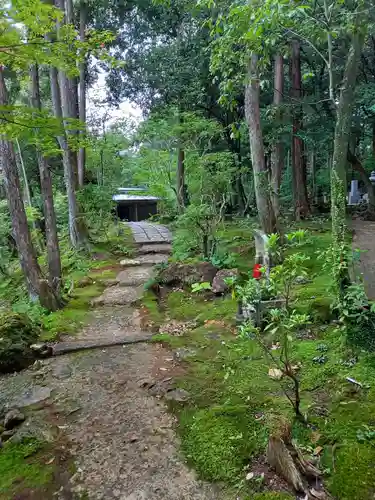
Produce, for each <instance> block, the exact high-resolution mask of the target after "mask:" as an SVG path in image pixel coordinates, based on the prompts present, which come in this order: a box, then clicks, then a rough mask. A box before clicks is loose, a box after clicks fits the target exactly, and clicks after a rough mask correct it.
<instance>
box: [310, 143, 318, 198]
mask: <svg viewBox="0 0 375 500" xmlns="http://www.w3.org/2000/svg"><path fill="white" fill-rule="evenodd" d="M310 174H311V200H312V204H313V205H316V204H317V200H318V192H317V185H316V152H315V149H313V150H312V151H311V152H310Z"/></svg>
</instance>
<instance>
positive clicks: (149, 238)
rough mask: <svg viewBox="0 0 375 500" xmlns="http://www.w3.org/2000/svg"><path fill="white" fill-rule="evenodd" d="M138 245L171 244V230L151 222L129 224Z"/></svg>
mask: <svg viewBox="0 0 375 500" xmlns="http://www.w3.org/2000/svg"><path fill="white" fill-rule="evenodd" d="M127 224H128V225H129V227H130V229H131V231H132V233H133V237H134V241H135V242H136V243H169V242H170V241H171V240H172V234H171V232H170V231H169V229H168V228H167V227H165V226H161V225H160V224H152V223H150V222H145V221H142V222H128V223H127Z"/></svg>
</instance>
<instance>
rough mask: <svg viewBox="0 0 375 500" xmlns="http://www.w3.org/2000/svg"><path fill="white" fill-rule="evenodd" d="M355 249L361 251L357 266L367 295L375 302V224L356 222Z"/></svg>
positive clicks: (353, 226)
mask: <svg viewBox="0 0 375 500" xmlns="http://www.w3.org/2000/svg"><path fill="white" fill-rule="evenodd" d="M352 228H353V230H354V237H353V248H354V249H359V250H360V251H361V252H360V254H359V262H358V265H357V266H356V267H357V268H358V273H361V274H362V277H363V281H364V284H365V288H366V293H367V295H368V297H369V298H370V299H371V300H375V222H370V221H363V220H359V219H358V220H354V221H353V223H352Z"/></svg>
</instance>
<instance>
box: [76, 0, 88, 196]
mask: <svg viewBox="0 0 375 500" xmlns="http://www.w3.org/2000/svg"><path fill="white" fill-rule="evenodd" d="M79 12H80V19H79V39H80V41H81V42H84V41H85V39H86V36H85V30H86V22H87V2H86V0H81V2H80V10H79ZM86 64H87V61H86V58H85V59H84V60H83V61H81V62H80V64H79V120H80V122H81V126H83V125H85V124H86ZM84 134H85V131H81V136H84ZM85 163H86V149H85V148H84V147H82V146H81V147H80V149H79V151H78V185H79V187H83V185H84V182H85Z"/></svg>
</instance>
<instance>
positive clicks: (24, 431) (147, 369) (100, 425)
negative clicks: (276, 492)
mask: <svg viewBox="0 0 375 500" xmlns="http://www.w3.org/2000/svg"><path fill="white" fill-rule="evenodd" d="M122 273H124V271H122ZM146 274H148V273H146ZM138 276H139V274H138ZM138 276H137V277H138ZM145 278H146V276H145ZM120 281H122V282H124V281H126V279H125V277H124V274H122V275H121V276H120ZM137 286H139V283H138V281H137ZM115 288H116V287H111V288H110V290H113V289H115ZM126 288H130V287H124V286H119V289H121V290H124V289H126ZM126 303H127V304H128V303H129V301H127V302H126ZM142 334H145V332H142V329H141V324H140V319H139V315H138V314H137V312H136V310H135V309H134V308H132V307H131V306H130V305H118V306H113V305H112V306H104V307H98V308H96V309H94V310H93V312H92V315H91V320H90V323H89V325H88V326H86V327H85V328H84V329H83V330H82V331H81V332H80V333H79V334H78V335H77V337H76V338H75V339H65V341H66V342H72V341H74V340H76V341H89V342H91V341H93V340H95V339H101V340H103V339H106V338H107V339H112V338H116V337H121V336H123V337H125V336H127V335H128V336H129V335H133V336H134V337H136V336H137V335H142ZM61 344H63V342H62V343H61ZM179 371H181V367H180V366H179V365H178V362H177V361H175V360H174V358H173V357H172V356H171V353H170V352H169V351H168V350H166V349H165V348H163V347H162V346H160V345H156V344H147V343H139V344H134V345H131V346H129V345H127V346H119V347H110V348H103V349H95V350H90V351H83V352H78V353H72V354H68V355H64V356H58V357H52V358H49V359H47V360H44V361H42V362H40V363H38V364H37V365H36V366H34V367H33V368H32V369H29V370H24V371H23V372H20V373H18V374H14V375H10V376H5V377H2V378H0V409H1V407H2V406H5V407H6V408H12V407H21V408H22V407H23V408H24V407H26V408H24V411H25V413H26V415H27V419H26V422H25V423H24V424H23V425H22V426H21V427H20V429H19V431H18V433H17V435H18V436H23V435H28V434H31V435H36V436H37V437H39V438H40V439H44V440H50V441H53V442H54V449H55V450H56V456H57V457H58V456H60V455H61V450H63V451H64V454H66V453H67V452H68V453H69V456H70V457H71V459H72V460H73V461H74V464H75V471H76V472H75V473H74V474H73V475H72V476H71V477H70V478H69V477H68V479H67V480H65V481H64V484H63V485H62V486H61V483H59V484H58V488H57V491H55V492H51V493H48V494H47V496H43V500H52V499H57V500H75V499H77V500H79V499H82V498H88V499H89V500H112V499H120V500H219V499H220V498H223V497H222V496H221V493H220V491H219V490H218V489H217V488H216V487H214V486H212V485H210V484H206V483H202V482H200V481H198V480H197V478H196V477H195V474H194V472H193V471H191V470H190V469H189V468H188V467H187V465H186V463H185V461H184V459H183V457H182V456H181V455H180V452H179V441H178V438H177V436H176V434H175V432H174V425H175V420H174V417H173V416H172V415H171V414H170V413H168V411H167V407H166V403H165V402H164V394H167V393H166V392H164V393H163V392H158V391H156V392H153V393H151V392H150V387H152V386H154V387H155V386H157V387H158V386H163V384H167V385H168V387H169V389H171V388H172V389H173V376H174V374H176V373H178V372H179ZM155 384H156V385H155ZM169 394H171V393H169ZM30 404H32V405H33V406H30ZM17 435H16V436H17ZM56 461H58V459H56ZM48 495H49V496H48ZM20 498H21V497H20ZM29 498H30V499H31V498H33V499H34V498H35V497H31V496H27V495H26V496H22V499H25V500H26V499H29Z"/></svg>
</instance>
